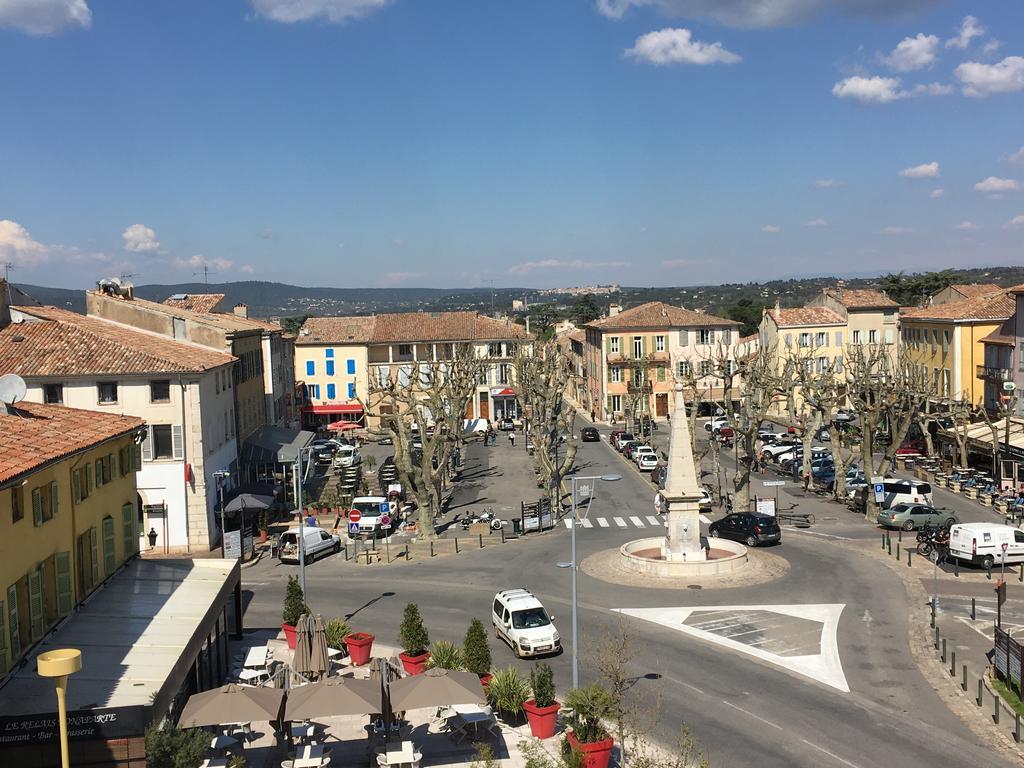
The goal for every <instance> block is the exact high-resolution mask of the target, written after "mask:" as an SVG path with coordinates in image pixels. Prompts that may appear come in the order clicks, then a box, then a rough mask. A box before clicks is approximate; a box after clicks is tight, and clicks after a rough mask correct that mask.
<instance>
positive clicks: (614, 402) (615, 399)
mask: <svg viewBox="0 0 1024 768" xmlns="http://www.w3.org/2000/svg"><path fill="white" fill-rule="evenodd" d="M610 399H611V406H612V408H611V410H612V413H618V412H619V411H621V410H622V395H612V396H611V398H610Z"/></svg>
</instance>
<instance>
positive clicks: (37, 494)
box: [32, 483, 60, 525]
mask: <svg viewBox="0 0 1024 768" xmlns="http://www.w3.org/2000/svg"><path fill="white" fill-rule="evenodd" d="M59 494H60V491H59V486H58V485H57V483H48V484H47V485H43V486H40V487H39V488H33V489H32V523H33V524H34V525H42V524H43V523H45V522H47V521H48V520H52V519H53V518H54V516H56V514H57V507H58V500H59Z"/></svg>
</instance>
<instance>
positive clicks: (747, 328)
mask: <svg viewBox="0 0 1024 768" xmlns="http://www.w3.org/2000/svg"><path fill="white" fill-rule="evenodd" d="M766 306H767V305H766V304H763V303H762V302H759V301H754V300H753V299H748V298H742V299H740V300H739V301H737V302H736V303H735V304H733V305H732V306H731V307H729V308H728V309H726V310H725V316H726V317H728V318H729V319H730V320H735V321H736V322H738V323H743V327H742V328H741V329H740V334H741V335H743V336H749V335H750V334H752V333H757V328H758V326H759V325H760V324H761V314H762V312H763V311H764V309H765V307H766Z"/></svg>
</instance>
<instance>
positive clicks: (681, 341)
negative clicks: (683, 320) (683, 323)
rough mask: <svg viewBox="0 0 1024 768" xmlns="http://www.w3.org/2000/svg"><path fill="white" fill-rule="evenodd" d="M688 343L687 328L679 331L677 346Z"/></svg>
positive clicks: (688, 333)
mask: <svg viewBox="0 0 1024 768" xmlns="http://www.w3.org/2000/svg"><path fill="white" fill-rule="evenodd" d="M689 343H690V332H689V331H687V330H682V331H680V332H679V346H681V347H685V346H686V345H687V344H689Z"/></svg>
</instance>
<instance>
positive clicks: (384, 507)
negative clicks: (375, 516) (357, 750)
mask: <svg viewBox="0 0 1024 768" xmlns="http://www.w3.org/2000/svg"><path fill="white" fill-rule="evenodd" d="M389 509H391V507H389V506H388V503H387V502H386V501H382V502H381V503H380V511H381V512H382V513H384V514H386V513H387V512H388V510H389Z"/></svg>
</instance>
